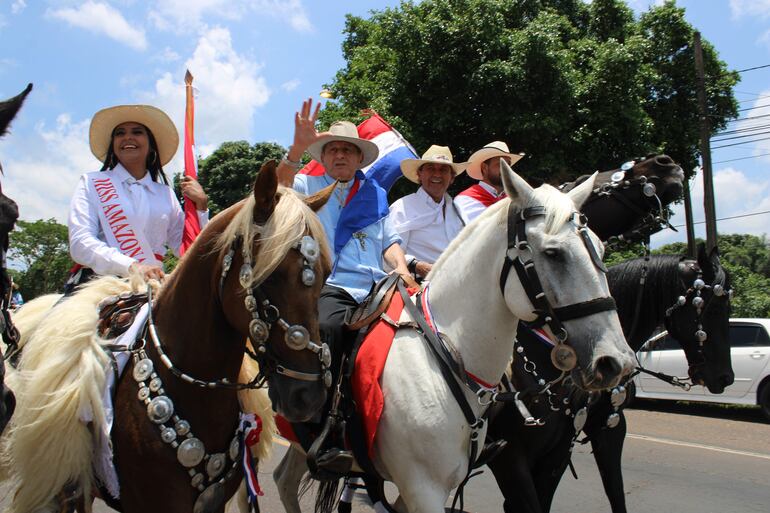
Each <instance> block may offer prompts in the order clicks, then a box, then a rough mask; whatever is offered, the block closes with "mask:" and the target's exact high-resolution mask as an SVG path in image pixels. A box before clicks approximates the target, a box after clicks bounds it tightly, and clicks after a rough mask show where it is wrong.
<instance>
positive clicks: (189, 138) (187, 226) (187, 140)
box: [179, 69, 201, 255]
mask: <svg viewBox="0 0 770 513" xmlns="http://www.w3.org/2000/svg"><path fill="white" fill-rule="evenodd" d="M184 83H185V115H184V175H185V176H189V177H191V178H193V179H195V180H197V179H198V162H197V160H196V156H195V136H194V133H195V132H194V130H195V104H194V98H193V86H192V83H193V76H192V73H190V70H189V69H188V70H186V72H185V75H184ZM200 231H201V228H200V223H199V222H198V210H197V208H196V206H195V203H194V202H193V201H192V200H190V198H188V197H187V196H185V197H184V233H183V234H182V246H181V247H180V248H179V254H180V255H184V253H185V251H187V248H189V247H190V245H191V244H192V243H193V241H194V240H195V237H197V236H198V234H199V233H200Z"/></svg>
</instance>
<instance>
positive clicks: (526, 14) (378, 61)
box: [321, 0, 738, 190]
mask: <svg viewBox="0 0 770 513" xmlns="http://www.w3.org/2000/svg"><path fill="white" fill-rule="evenodd" d="M345 36H346V37H345V41H344V43H343V46H342V50H343V56H344V58H345V61H346V66H345V67H344V68H343V69H341V70H339V72H338V73H337V74H336V77H335V79H334V81H333V83H332V84H330V85H329V86H330V87H331V89H332V90H333V91H334V92H335V94H336V97H337V99H338V101H337V102H329V103H327V104H326V107H325V108H324V109H323V111H322V116H321V122H322V125H323V126H326V125H328V124H330V123H331V122H333V121H335V120H338V119H343V118H344V119H350V120H353V121H357V120H360V119H361V114H360V110H361V109H364V108H373V109H375V110H377V111H378V112H379V113H380V114H381V115H383V117H385V119H387V120H388V121H389V122H391V123H392V124H393V125H394V126H395V127H396V128H397V129H398V130H399V131H401V132H402V133H403V134H404V136H405V137H406V138H407V139H408V140H409V141H411V142H412V144H413V145H414V146H415V147H416V148H417V149H418V151H422V150H424V149H426V148H427V147H428V146H429V145H430V144H443V145H448V146H450V147H451V149H452V151H453V152H454V153H455V155H458V156H459V157H460V158H467V157H468V156H469V155H470V153H471V152H473V151H474V150H476V149H478V148H480V147H481V146H483V145H484V144H486V143H488V142H489V141H491V140H495V139H499V140H504V141H507V142H508V143H509V144H510V145H511V146H512V150H514V151H523V152H526V153H527V154H528V155H529V158H526V159H524V160H522V161H521V162H520V163H519V164H517V167H516V169H517V171H519V172H520V173H523V174H524V175H525V176H529V177H531V178H542V179H547V180H549V181H562V180H564V179H566V178H567V177H573V176H575V175H576V174H577V172H582V171H585V170H593V169H597V168H599V169H610V168H613V167H616V166H617V165H618V164H619V163H621V162H623V161H625V160H628V158H629V157H635V156H638V155H644V154H646V153H648V152H653V151H662V152H666V153H668V154H670V155H671V156H672V157H673V158H674V159H675V160H677V161H678V162H680V163H681V164H682V166H683V168H685V169H686V170H688V172H689V171H690V170H692V168H693V167H694V166H695V164H696V158H697V156H698V116H697V102H696V94H695V90H696V89H695V71H694V56H693V55H694V54H693V49H692V44H691V42H692V40H693V27H692V26H691V25H689V24H688V23H687V21H686V20H685V18H684V9H681V8H679V7H676V5H675V3H674V2H673V1H669V2H667V3H665V4H664V5H662V6H657V7H651V8H650V10H649V11H647V12H646V13H644V14H643V15H642V16H641V17H640V19H638V20H636V19H634V16H633V13H632V11H631V10H630V9H629V8H628V6H627V5H626V4H625V2H623V1H621V0H594V1H593V2H591V3H590V4H587V3H585V2H583V1H582V0H424V1H423V2H420V3H418V4H415V3H413V2H403V3H402V4H401V5H400V6H399V7H397V8H389V9H385V10H382V11H374V12H372V14H371V16H370V17H369V18H366V19H365V18H361V17H357V16H348V17H347V21H346V27H345ZM703 47H704V60H705V63H706V66H705V67H706V77H707V82H708V84H709V86H708V92H707V94H708V104H709V113H710V115H711V116H710V119H711V120H712V130H718V129H720V128H722V127H724V125H725V122H726V120H727V119H728V118H731V117H735V116H736V114H737V111H736V109H737V104H736V101H735V99H734V97H733V95H732V86H733V85H734V84H735V83H736V82H737V80H738V75H737V73H735V72H728V71H727V69H726V65H725V63H724V62H722V61H720V60H719V59H718V57H717V53H716V51H715V50H714V48H713V47H712V46H711V45H710V44H709V43H708V42H706V41H704V44H703ZM466 184H467V182H465V181H463V180H461V181H460V183H459V184H456V186H455V187H454V189H455V190H457V189H459V188H461V187H463V186H464V185H466Z"/></svg>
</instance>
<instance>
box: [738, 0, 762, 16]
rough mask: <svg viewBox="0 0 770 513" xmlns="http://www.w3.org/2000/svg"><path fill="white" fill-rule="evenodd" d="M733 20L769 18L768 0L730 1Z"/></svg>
mask: <svg viewBox="0 0 770 513" xmlns="http://www.w3.org/2000/svg"><path fill="white" fill-rule="evenodd" d="M730 11H731V12H732V14H733V18H742V17H744V16H746V17H755V16H756V17H760V18H767V17H768V16H770V0H730Z"/></svg>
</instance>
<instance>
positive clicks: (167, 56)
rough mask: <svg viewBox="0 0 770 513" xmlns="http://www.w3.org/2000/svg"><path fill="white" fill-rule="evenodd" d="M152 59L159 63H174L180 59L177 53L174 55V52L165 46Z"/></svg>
mask: <svg viewBox="0 0 770 513" xmlns="http://www.w3.org/2000/svg"><path fill="white" fill-rule="evenodd" d="M152 59H153V60H155V61H160V62H176V61H178V60H179V59H181V57H180V56H179V54H178V53H176V52H175V51H174V50H172V49H171V48H170V47H168V46H167V47H165V48H164V49H163V50H161V51H160V52H158V53H157V54H156V55H155V56H153V58H152Z"/></svg>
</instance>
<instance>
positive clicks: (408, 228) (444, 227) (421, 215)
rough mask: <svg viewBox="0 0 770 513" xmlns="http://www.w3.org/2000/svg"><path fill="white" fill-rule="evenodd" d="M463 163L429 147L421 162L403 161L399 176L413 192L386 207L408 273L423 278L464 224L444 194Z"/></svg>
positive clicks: (441, 149)
mask: <svg viewBox="0 0 770 513" xmlns="http://www.w3.org/2000/svg"><path fill="white" fill-rule="evenodd" d="M465 165H466V163H465V162H454V159H453V157H452V152H451V151H450V150H449V148H448V147H446V146H437V145H435V144H434V145H433V146H431V147H430V148H428V150H427V151H426V152H425V153H424V154H423V156H422V158H421V159H404V160H402V161H401V172H402V173H403V174H404V176H405V177H407V178H408V179H409V180H411V181H412V182H414V183H418V184H420V188H419V189H417V192H415V193H413V194H409V195H407V196H404V197H403V198H401V199H399V200H397V201H396V202H394V203H393V204H392V205H391V206H390V217H391V219H392V221H393V226H394V228H395V229H396V231H397V232H398V233H399V235H401V239H402V240H403V242H402V243H401V245H402V246H403V248H404V252H405V253H406V261H407V262H408V264H409V269H410V270H411V271H412V272H413V273H414V274H415V275H416V276H417V277H420V278H425V276H427V274H428V272H430V269H431V267H432V266H433V263H434V262H435V261H436V260H437V259H438V257H439V255H440V254H441V252H442V251H444V249H446V247H447V246H448V245H449V243H450V242H452V239H454V238H455V236H456V235H457V234H458V233H460V230H462V229H463V226H465V223H464V222H463V220H462V218H461V217H460V213H459V211H458V209H457V207H456V206H455V204H454V202H453V201H452V197H451V196H449V194H447V189H448V188H449V186H450V185H451V184H452V182H454V179H455V177H456V176H457V175H459V174H460V173H462V172H463V171H464V170H465Z"/></svg>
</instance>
